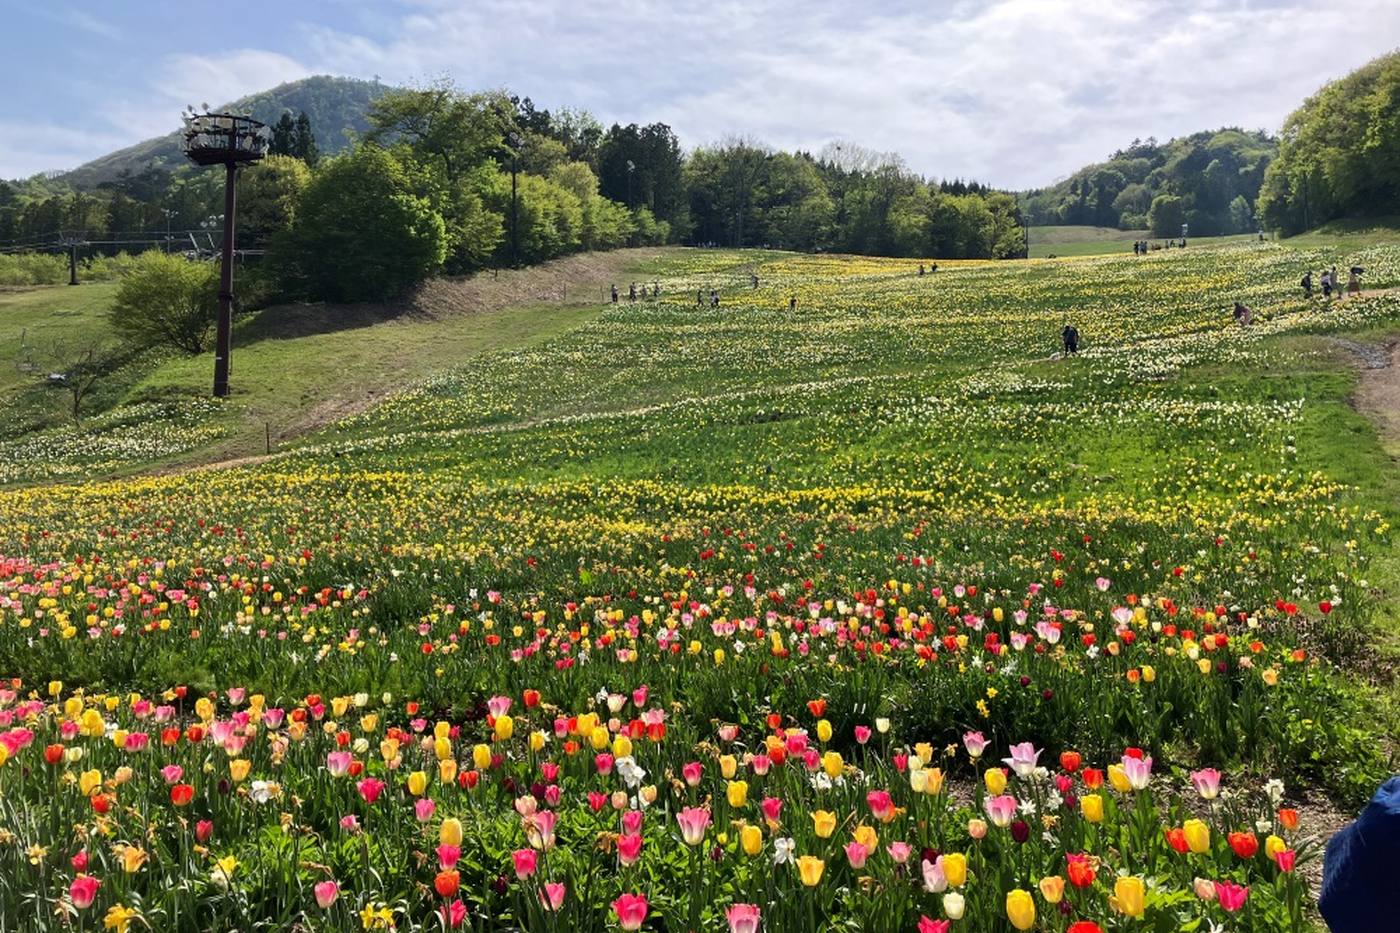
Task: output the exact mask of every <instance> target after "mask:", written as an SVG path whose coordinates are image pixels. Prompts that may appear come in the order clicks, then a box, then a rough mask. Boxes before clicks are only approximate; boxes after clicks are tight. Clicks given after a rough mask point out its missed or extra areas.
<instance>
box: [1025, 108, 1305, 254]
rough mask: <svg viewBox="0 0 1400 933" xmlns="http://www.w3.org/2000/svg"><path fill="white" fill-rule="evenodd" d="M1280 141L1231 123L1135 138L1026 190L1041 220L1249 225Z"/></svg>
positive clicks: (1203, 230) (1166, 230)
mask: <svg viewBox="0 0 1400 933" xmlns="http://www.w3.org/2000/svg"><path fill="white" fill-rule="evenodd" d="M1277 152H1278V143H1277V141H1276V140H1275V139H1274V138H1273V137H1272V136H1270V135H1269V134H1268V133H1264V132H1247V131H1245V130H1241V129H1237V128H1225V129H1220V130H1212V131H1206V132H1200V133H1193V134H1191V135H1190V136H1181V137H1178V138H1176V139H1171V140H1168V141H1167V142H1165V143H1159V142H1157V140H1155V139H1151V138H1149V139H1147V140H1146V141H1143V140H1134V141H1133V143H1132V145H1130V146H1128V147H1127V148H1126V149H1120V150H1119V151H1118V152H1115V153H1114V154H1113V155H1112V157H1110V158H1109V160H1108V161H1106V162H1099V163H1096V164H1094V165H1088V166H1085V167H1084V168H1082V169H1080V170H1079V171H1077V172H1075V173H1074V174H1073V175H1071V176H1070V177H1068V178H1066V179H1065V180H1063V181H1060V182H1057V183H1056V184H1054V185H1052V186H1050V187H1048V188H1042V189H1039V190H1035V191H1030V192H1027V193H1026V194H1025V195H1024V196H1023V206H1024V209H1025V211H1026V214H1027V217H1028V219H1029V222H1030V223H1031V224H1033V225H1055V224H1088V225H1093V226H1099V227H1117V228H1119V229H1120V230H1143V229H1151V230H1152V232H1153V234H1154V235H1155V236H1173V235H1175V234H1176V233H1177V232H1178V231H1179V230H1180V229H1181V225H1182V224H1183V223H1186V224H1190V227H1191V232H1192V233H1193V234H1194V235H1196V236H1215V235H1218V234H1227V233H1247V232H1250V231H1252V230H1254V229H1256V227H1257V220H1256V217H1255V213H1254V203H1255V200H1256V198H1258V196H1259V188H1260V185H1261V184H1262V183H1263V181H1264V173H1265V171H1266V170H1267V169H1268V167H1269V163H1270V162H1271V161H1272V160H1273V159H1274V157H1275V155H1276V154H1277Z"/></svg>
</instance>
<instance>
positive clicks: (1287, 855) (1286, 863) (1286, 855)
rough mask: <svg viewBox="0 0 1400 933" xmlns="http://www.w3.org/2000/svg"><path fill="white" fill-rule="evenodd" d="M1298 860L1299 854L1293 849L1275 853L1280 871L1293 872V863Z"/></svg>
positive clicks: (1275, 859)
mask: <svg viewBox="0 0 1400 933" xmlns="http://www.w3.org/2000/svg"><path fill="white" fill-rule="evenodd" d="M1297 858H1298V853H1297V852H1294V851H1293V850H1292V849H1282V850H1280V851H1278V852H1275V853H1274V861H1275V862H1277V863H1278V867H1279V870H1280V871H1292V870H1293V863H1294V861H1295V860H1296V859H1297Z"/></svg>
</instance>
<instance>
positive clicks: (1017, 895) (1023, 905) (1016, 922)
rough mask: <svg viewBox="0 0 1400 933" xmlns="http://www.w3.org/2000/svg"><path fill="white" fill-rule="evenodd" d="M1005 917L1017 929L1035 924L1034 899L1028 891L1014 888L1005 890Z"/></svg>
mask: <svg viewBox="0 0 1400 933" xmlns="http://www.w3.org/2000/svg"><path fill="white" fill-rule="evenodd" d="M1006 919H1008V920H1010V921H1011V925H1012V926H1014V927H1015V928H1016V929H1018V930H1029V929H1030V928H1031V927H1033V926H1035V899H1034V898H1032V897H1031V893H1030V892H1029V891H1023V890H1021V889H1020V888H1015V889H1013V890H1011V891H1007V892H1006Z"/></svg>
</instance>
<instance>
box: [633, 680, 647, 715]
mask: <svg viewBox="0 0 1400 933" xmlns="http://www.w3.org/2000/svg"><path fill="white" fill-rule="evenodd" d="M649 692H650V691H649V690H648V688H647V685H646V684H642V685H641V686H640V687H638V688H637V689H636V690H633V691H632V705H633V706H636V707H637V708H639V709H640V708H641V707H643V706H646V705H647V695H648V693H649Z"/></svg>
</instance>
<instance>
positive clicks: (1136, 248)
mask: <svg viewBox="0 0 1400 933" xmlns="http://www.w3.org/2000/svg"><path fill="white" fill-rule="evenodd" d="M1173 246H1175V247H1176V248H1177V249H1185V248H1186V237H1182V238H1181V239H1179V240H1167V241H1165V246H1158V245H1157V244H1156V243H1150V242H1148V241H1147V240H1134V241H1133V255H1134V256H1146V255H1147V254H1148V253H1150V252H1152V251H1154V250H1159V249H1171V248H1172V247H1173Z"/></svg>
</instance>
